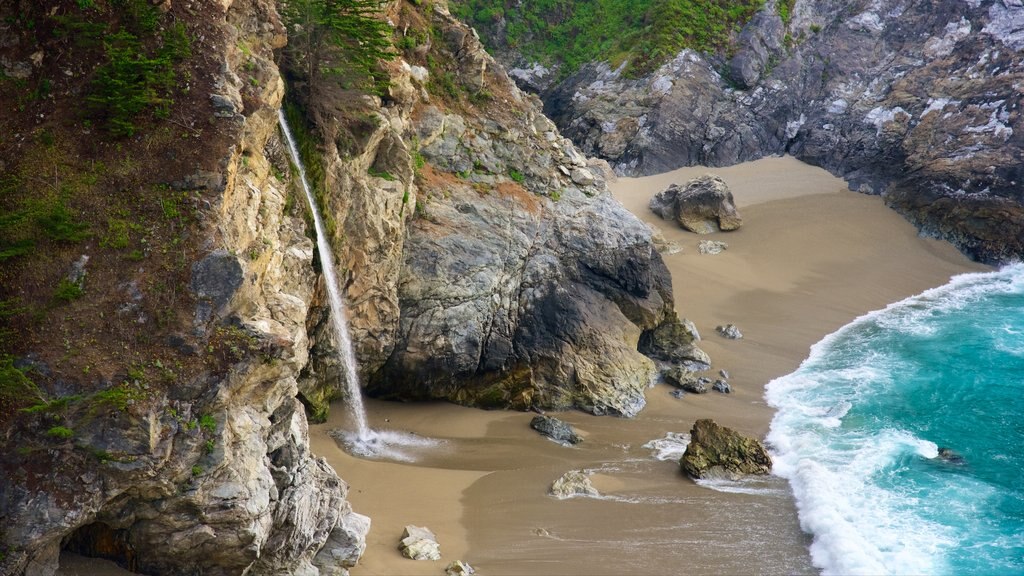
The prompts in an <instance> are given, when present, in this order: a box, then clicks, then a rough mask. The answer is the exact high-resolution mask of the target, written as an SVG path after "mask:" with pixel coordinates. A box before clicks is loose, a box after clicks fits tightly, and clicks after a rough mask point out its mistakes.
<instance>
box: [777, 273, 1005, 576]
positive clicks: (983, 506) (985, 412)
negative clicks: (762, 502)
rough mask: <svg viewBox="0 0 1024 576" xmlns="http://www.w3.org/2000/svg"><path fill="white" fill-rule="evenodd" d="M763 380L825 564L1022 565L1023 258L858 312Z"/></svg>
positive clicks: (979, 568)
mask: <svg viewBox="0 0 1024 576" xmlns="http://www.w3.org/2000/svg"><path fill="white" fill-rule="evenodd" d="M766 396H767V399H768V402H769V404H771V405H772V406H773V407H775V408H776V410H777V413H776V416H775V418H774V420H773V421H772V425H771V431H770V433H769V435H768V442H769V444H770V447H771V450H772V451H773V455H774V459H775V472H776V473H777V474H778V475H780V476H782V477H784V478H786V479H787V480H788V481H789V483H790V486H791V488H792V490H793V493H794V496H795V497H796V501H797V507H798V510H799V515H800V524H801V527H802V528H803V529H804V530H805V531H806V532H809V533H810V534H812V535H813V544H812V545H811V556H812V559H813V561H814V563H815V565H816V566H818V567H819V568H822V569H823V572H824V573H825V574H872V575H875V574H999V575H1007V574H1024V265H1021V264H1015V265H1011V266H1007V267H1005V268H1003V269H1001V270H999V271H997V272H992V273H982V274H965V275H962V276H957V277H955V278H953V279H952V280H951V281H950V282H949V284H947V285H945V286H942V287H940V288H936V289H933V290H929V291H927V292H925V293H923V294H921V295H919V296H915V297H912V298H909V299H907V300H904V301H902V302H899V303H896V304H893V305H890V306H889V307H887V308H886V309H884V310H880V311H877V312H873V313H870V314H867V315H865V316H863V317H861V318H858V319H857V320H855V321H854V322H852V323H850V324H848V325H847V326H845V327H843V328H842V329H840V330H839V331H837V332H835V333H834V334H832V335H830V336H828V337H826V338H825V339H824V340H822V341H821V342H819V343H818V344H816V345H815V346H814V347H813V348H812V349H811V354H810V357H809V358H808V359H807V360H806V361H805V362H804V363H803V364H802V365H801V366H800V368H799V369H798V370H797V371H796V372H794V373H792V374H790V375H787V376H784V377H782V378H778V379H776V380H774V381H772V382H771V383H769V384H768V387H767V392H766ZM940 448H947V449H949V450H951V451H952V455H950V454H946V455H945V457H943V456H941V455H940Z"/></svg>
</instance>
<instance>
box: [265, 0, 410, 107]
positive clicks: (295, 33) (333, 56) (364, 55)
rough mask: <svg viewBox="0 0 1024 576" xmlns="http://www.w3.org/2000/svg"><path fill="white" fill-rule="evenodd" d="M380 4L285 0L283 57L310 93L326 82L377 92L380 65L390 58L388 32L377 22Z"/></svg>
mask: <svg viewBox="0 0 1024 576" xmlns="http://www.w3.org/2000/svg"><path fill="white" fill-rule="evenodd" d="M380 12H381V2H380V0H288V2H287V3H286V4H284V6H283V9H282V13H283V14H284V16H285V19H286V20H287V22H288V32H289V40H288V46H289V47H288V52H289V55H290V57H291V58H292V59H293V61H294V62H296V64H297V65H298V66H299V67H300V69H301V70H302V71H303V72H304V73H305V75H306V80H307V82H309V85H310V89H311V90H316V88H317V86H318V85H319V84H320V83H321V82H323V81H324V79H325V77H327V76H336V77H339V78H340V79H341V80H342V82H344V83H345V84H346V87H347V88H360V89H366V90H371V91H374V92H380V91H381V90H383V88H384V87H385V86H384V83H385V82H386V75H385V74H384V73H383V71H382V70H381V69H380V65H379V63H380V61H381V60H388V59H391V58H393V57H394V52H393V51H392V43H391V34H392V32H391V27H390V26H389V25H388V24H387V22H384V21H383V20H382V19H381V18H380Z"/></svg>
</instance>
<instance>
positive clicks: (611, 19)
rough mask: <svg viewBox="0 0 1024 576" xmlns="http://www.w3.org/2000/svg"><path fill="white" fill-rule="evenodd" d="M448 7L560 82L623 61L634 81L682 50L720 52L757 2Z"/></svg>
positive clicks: (466, 0)
mask: <svg viewBox="0 0 1024 576" xmlns="http://www.w3.org/2000/svg"><path fill="white" fill-rule="evenodd" d="M791 3H792V0H782V1H781V2H780V4H791ZM452 4H453V6H452V9H453V12H454V13H455V14H456V15H457V16H459V17H460V18H462V19H463V20H465V21H467V22H469V23H470V24H473V25H475V26H477V27H479V28H481V29H483V30H493V29H494V27H495V25H496V24H497V23H498V22H500V21H501V20H502V19H504V20H505V23H506V33H505V38H506V40H507V42H508V45H509V46H510V47H512V48H514V49H516V50H518V51H519V52H520V53H522V54H523V55H524V56H526V57H527V58H530V59H533V60H537V61H540V62H542V63H544V64H548V65H550V64H560V65H561V66H562V69H561V71H560V72H561V74H562V75H563V76H564V75H568V74H571V73H572V72H574V71H576V70H577V69H579V67H580V66H581V65H583V64H585V63H587V62H595V61H607V62H609V63H611V64H612V66H618V65H619V64H621V63H623V62H627V61H628V64H627V66H626V69H625V73H626V74H627V75H634V76H635V75H641V74H644V73H647V72H650V71H652V70H654V69H655V68H657V67H658V66H660V65H661V64H663V63H664V62H666V61H667V60H668V59H670V58H672V57H673V56H675V54H677V53H678V52H679V51H680V50H682V49H683V48H692V49H694V50H698V51H702V52H711V51H715V50H721V49H724V48H726V47H727V46H728V43H729V40H730V35H731V34H732V33H733V32H735V31H737V30H739V29H740V28H741V27H742V26H743V25H744V24H745V23H746V22H747V21H748V20H750V18H751V17H753V15H754V14H755V13H756V12H757V11H758V10H759V9H760V8H761V7H762V6H763V5H764V0H594V1H589V2H588V1H584V0H533V1H527V2H522V3H513V2H511V1H504V0H454V1H453V3H452ZM789 8H791V6H790V7H787V8H786V9H787V14H788V9H789ZM781 10H782V8H780V13H781ZM485 36H486V34H485Z"/></svg>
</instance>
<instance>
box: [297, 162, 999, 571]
mask: <svg viewBox="0 0 1024 576" xmlns="http://www.w3.org/2000/svg"><path fill="white" fill-rule="evenodd" d="M704 173H713V174H716V175H719V176H721V177H722V178H723V179H724V180H725V181H726V183H727V184H728V185H729V186H730V188H731V189H732V191H733V193H734V196H735V199H736V204H737V206H738V208H739V210H740V213H741V215H742V216H743V219H744V225H743V227H742V228H741V229H739V230H737V231H734V232H729V233H715V234H710V235H707V236H697V235H695V234H692V233H690V232H686V231H684V230H682V229H679V228H677V227H676V226H675V224H674V223H672V222H667V221H662V220H660V219H658V218H657V216H655V215H654V214H652V213H651V212H650V211H649V210H648V209H647V203H648V201H649V199H650V198H651V196H652V195H654V194H655V193H657V192H658V191H660V190H662V189H663V188H665V187H666V186H667V185H668V184H669V183H671V182H673V181H674V182H680V183H682V182H685V181H686V180H688V179H690V178H693V177H696V176H699V175H701V174H704ZM610 187H611V189H612V192H613V194H614V195H615V197H616V198H618V199H619V200H620V201H621V202H622V203H623V204H625V205H626V207H627V208H629V209H630V210H632V211H633V213H635V214H637V215H638V216H640V217H641V218H642V219H643V220H645V221H647V222H649V223H651V224H653V225H654V226H656V227H657V228H659V229H660V230H661V232H662V233H663V235H664V237H665V238H666V239H667V240H670V241H674V242H676V243H678V244H679V245H680V246H681V247H682V248H683V250H682V252H680V253H677V254H671V255H665V256H664V258H665V261H666V264H667V265H668V267H669V269H670V270H671V272H672V277H673V285H674V290H675V296H676V308H677V311H678V312H679V313H680V314H681V315H682V316H685V317H688V318H690V319H691V320H693V321H694V322H695V323H696V325H697V327H698V329H699V330H700V331H701V334H702V335H703V337H704V340H703V341H702V343H701V346H702V348H703V349H704V350H705V351H707V352H708V353H709V354H710V355H711V358H712V360H713V362H714V369H715V370H718V369H720V368H724V369H726V370H728V371H729V373H730V376H731V379H730V382H731V384H732V386H733V389H734V390H735V392H734V393H733V394H730V395H723V394H718V393H709V394H706V395H701V396H698V395H687V396H685V397H684V398H683V399H676V398H673V397H671V396H670V394H669V392H670V389H669V388H668V387H667V386H664V385H658V386H656V387H654V388H652V389H651V390H649V392H648V395H647V398H648V406H647V408H646V409H645V410H644V411H643V412H642V413H641V415H640V416H638V417H637V418H635V419H631V420H627V419H621V418H611V417H593V416H589V415H587V414H583V413H579V412H569V413H562V414H558V415H557V416H559V417H560V418H562V419H564V420H566V421H569V422H570V423H572V424H573V425H575V426H576V427H577V428H578V429H579V430H581V431H582V432H583V433H584V434H585V435H586V441H585V442H584V443H583V444H581V445H580V446H579V447H574V448H566V447H562V446H559V445H557V444H555V443H553V442H550V441H547V440H545V439H543V438H541V437H540V436H539V435H537V434H536V433H535V432H533V431H532V430H530V429H529V427H528V423H529V421H530V419H531V418H532V416H533V415H532V414H521V413H515V412H484V411H480V410H473V409H467V408H460V407H456V406H452V405H447V404H425V405H403V404H393V403H384V402H376V401H369V402H368V411H369V421H370V424H371V426H372V427H374V428H387V429H391V430H403V431H411V432H414V433H416V434H420V435H423V436H429V437H432V438H436V439H439V440H440V441H441V442H442V443H441V444H440V445H439V446H438V447H436V448H430V449H425V450H420V451H419V452H418V458H419V460H418V461H417V462H416V463H412V464H410V463H394V462H373V461H367V460H362V459H357V458H353V457H351V456H348V455H347V454H345V453H344V451H343V450H341V449H340V448H339V447H338V445H337V444H336V443H335V442H334V441H333V440H331V439H330V438H329V437H327V436H326V432H327V431H328V430H330V429H332V428H338V427H344V426H345V424H346V422H347V420H348V417H347V415H346V413H345V407H344V406H341V405H337V406H335V407H334V410H333V412H332V416H331V422H329V423H327V424H325V425H320V426H314V427H313V428H312V435H313V437H314V438H315V441H314V447H313V449H314V451H315V452H316V453H317V454H319V455H322V456H325V457H326V458H327V460H328V461H329V462H330V463H331V464H332V465H333V466H334V467H335V468H336V469H337V471H338V473H339V474H340V475H341V476H342V477H343V478H345V479H346V480H347V481H348V482H349V483H351V485H352V487H353V488H352V492H351V494H350V500H351V502H352V505H353V507H354V508H355V509H356V510H357V511H358V512H361V513H364V514H367V515H369V516H371V517H372V519H373V527H372V529H371V535H370V537H369V545H368V548H367V552H366V554H365V555H364V558H363V560H362V561H361V563H360V565H359V566H357V567H356V568H354V569H353V570H352V573H353V574H354V575H356V576H360V575H371V574H381V575H391V574H439V573H441V571H442V570H443V566H444V565H446V564H447V563H448V562H449V561H451V560H455V559H462V560H465V561H468V562H469V563H470V564H472V565H474V566H475V567H477V568H478V569H479V570H480V572H481V573H484V574H589V575H598V574H627V573H628V574H666V573H680V572H685V573H688V574H721V573H744V574H751V573H761V574H778V573H813V572H815V570H814V568H813V566H812V565H811V564H810V560H809V557H808V554H807V551H806V547H807V545H808V543H809V536H807V535H806V534H805V533H803V532H802V531H801V530H800V527H799V524H798V521H797V515H796V510H795V508H794V504H793V501H792V497H791V495H790V492H789V489H788V485H786V484H785V482H784V481H782V480H780V479H778V478H774V477H773V478H769V479H766V480H764V481H760V482H754V483H749V484H739V485H731V486H724V487H719V489H712V488H710V487H707V486H701V485H698V484H695V483H694V482H691V481H690V480H688V479H686V478H684V477H682V476H681V475H680V473H679V470H678V465H677V464H676V462H675V461H673V460H666V461H659V460H657V459H655V458H654V457H653V451H652V450H651V449H649V448H645V447H644V446H643V445H644V444H645V443H646V442H648V441H650V440H653V439H657V438H661V437H663V436H665V434H666V433H668V432H677V433H678V432H687V431H689V428H690V427H691V426H692V424H693V422H694V420H696V419H697V418H703V417H712V418H714V419H716V420H717V421H719V422H720V423H722V424H725V425H728V426H732V427H734V428H737V429H739V430H741V431H743V432H745V433H748V434H752V435H757V436H763V435H764V434H765V433H766V432H767V430H768V427H769V424H770V421H771V417H772V411H771V409H770V408H769V407H768V406H766V405H765V402H764V400H763V397H762V396H763V390H764V385H765V384H766V383H767V382H769V381H770V380H771V379H772V378H774V377H777V376H781V375H784V374H787V373H789V372H791V371H792V370H794V369H795V368H796V367H797V366H798V365H799V363H800V362H801V361H802V360H803V359H804V358H805V357H806V356H807V352H808V349H809V347H810V346H811V345H812V344H814V343H815V342H817V341H818V340H820V339H821V338H822V337H823V336H825V335H826V334H828V333H830V332H832V331H834V330H836V329H838V328H839V327H840V326H842V325H844V324H846V323H848V322H850V321H851V320H852V319H854V318H855V317H857V316H859V315H861V314H864V313H866V312H869V311H871V310H875V309H878V308H881V307H884V306H885V305H886V304H889V303H891V302H894V301H897V300H900V299H902V298H905V297H907V296H911V295H913V294H917V293H920V292H922V291H924V290H925V289H928V288H931V287H934V286H938V285H941V284H944V283H945V282H946V281H947V280H948V279H949V277H950V276H951V275H954V274H958V273H962V272H968V271H976V270H982V269H985V268H984V267H982V266H980V265H978V264H975V263H972V262H970V261H968V260H967V259H966V258H964V257H963V256H962V255H961V254H959V253H958V252H957V251H956V250H955V249H953V248H952V247H951V246H950V245H948V244H946V243H943V242H940V241H937V240H933V239H928V238H922V237H920V236H918V234H917V233H916V231H915V230H914V228H913V227H912V226H911V225H910V224H908V223H907V222H906V221H904V220H903V219H902V218H900V217H899V216H898V215H896V214H895V213H893V212H892V211H890V210H889V209H887V208H886V207H885V206H884V205H883V203H882V200H881V199H880V198H878V197H870V196H864V195H861V194H857V193H853V192H850V191H848V190H847V189H846V186H845V185H844V183H843V182H842V181H840V180H838V179H836V178H834V177H832V176H831V175H829V174H828V173H826V172H825V171H823V170H820V169H817V168H813V167H811V166H808V165H805V164H802V163H800V162H798V161H797V160H794V159H792V158H768V159H764V160H760V161H757V162H751V163H747V164H743V165H739V166H735V167H730V168H720V169H706V168H686V169H682V170H678V171H675V172H672V173H669V174H662V175H658V176H653V177H648V178H621V179H619V180H618V181H617V182H615V183H613V184H612V185H611V186H610ZM703 239H712V240H722V241H725V242H727V243H728V244H729V247H728V249H727V250H726V251H725V252H723V253H721V254H718V255H701V254H699V253H698V252H697V243H698V242H699V241H700V240H703ZM725 323H735V324H736V325H737V326H739V328H740V330H741V331H742V332H743V334H744V337H743V339H741V340H735V341H733V340H726V339H724V338H722V337H721V336H719V335H718V334H716V333H715V331H714V328H715V326H717V325H719V324H725ZM571 469H586V470H590V471H593V472H594V473H593V476H592V479H593V481H594V484H595V486H596V487H597V488H598V490H599V491H600V492H601V493H602V498H601V499H591V498H587V499H583V498H575V499H569V500H557V499H554V498H553V497H551V496H548V495H547V494H546V492H547V490H548V488H549V486H550V484H551V483H552V482H553V481H554V480H555V479H556V478H558V477H559V476H560V475H561V474H562V473H564V472H566V471H568V470H571ZM723 490H728V491H723ZM405 524H417V525H424V526H427V527H429V528H431V529H432V530H434V532H435V533H436V534H437V536H438V540H439V542H440V544H441V549H442V554H443V555H444V560H443V561H441V562H429V561H420V562H414V561H411V560H406V559H404V558H402V557H401V556H400V555H399V553H398V551H397V548H396V546H397V543H398V538H399V535H400V533H401V529H402V526H404V525H405Z"/></svg>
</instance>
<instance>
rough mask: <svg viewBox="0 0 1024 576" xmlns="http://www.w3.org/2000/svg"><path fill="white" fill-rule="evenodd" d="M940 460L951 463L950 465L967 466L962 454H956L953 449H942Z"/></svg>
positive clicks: (940, 450) (940, 449)
mask: <svg viewBox="0 0 1024 576" xmlns="http://www.w3.org/2000/svg"><path fill="white" fill-rule="evenodd" d="M938 454H939V458H941V459H943V460H945V461H946V462H949V463H950V464H957V465H963V464H966V460H964V457H963V456H961V455H960V454H958V453H956V452H955V451H954V450H953V449H952V448H946V447H944V446H943V447H940V448H939V453H938Z"/></svg>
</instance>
